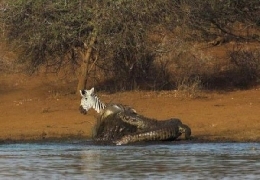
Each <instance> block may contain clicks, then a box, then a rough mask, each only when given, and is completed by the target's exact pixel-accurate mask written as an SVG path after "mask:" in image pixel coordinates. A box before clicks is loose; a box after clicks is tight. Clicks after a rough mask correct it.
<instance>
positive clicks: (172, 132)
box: [115, 126, 179, 145]
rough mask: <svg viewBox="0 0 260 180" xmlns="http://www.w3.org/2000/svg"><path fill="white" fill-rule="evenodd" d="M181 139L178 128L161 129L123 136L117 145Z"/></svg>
mask: <svg viewBox="0 0 260 180" xmlns="http://www.w3.org/2000/svg"><path fill="white" fill-rule="evenodd" d="M178 137H179V128H178V127H177V126H169V127H161V128H157V129H154V130H152V129H151V130H149V131H145V132H139V133H134V134H129V135H125V136H123V137H122V138H121V139H119V140H117V141H115V143H116V145H123V144H129V143H135V142H140V141H165V140H175V139H176V138H178Z"/></svg>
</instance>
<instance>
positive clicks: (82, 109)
mask: <svg viewBox="0 0 260 180" xmlns="http://www.w3.org/2000/svg"><path fill="white" fill-rule="evenodd" d="M79 112H80V113H81V114H84V115H86V114H87V111H86V109H84V108H83V107H82V106H79Z"/></svg>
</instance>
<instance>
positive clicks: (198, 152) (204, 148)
mask: <svg viewBox="0 0 260 180" xmlns="http://www.w3.org/2000/svg"><path fill="white" fill-rule="evenodd" d="M259 177H260V143H188V144H187V143H178V144H176V143H174V142H171V143H167V144H152V145H148V144H143V145H135V146H130V145H129V146H96V145H93V144H91V143H90V142H74V143H72V142H69V143H67V142H63V143H47V144H39V143H31V144H2V145H0V179H7V180H8V179H26V180H27V179H90V180H91V179H161V180H162V179H259Z"/></svg>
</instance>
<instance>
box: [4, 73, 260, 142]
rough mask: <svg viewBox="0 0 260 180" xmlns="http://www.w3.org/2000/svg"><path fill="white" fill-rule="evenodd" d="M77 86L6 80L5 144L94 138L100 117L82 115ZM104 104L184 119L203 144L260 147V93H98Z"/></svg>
mask: <svg viewBox="0 0 260 180" xmlns="http://www.w3.org/2000/svg"><path fill="white" fill-rule="evenodd" d="M74 87H76V86H75V83H73V82H72V83H71V84H67V83H62V82H60V81H50V80H49V79H48V77H46V76H34V77H28V76H26V75H22V74H9V75H3V74H2V75H1V76H0V112H1V113H0V140H2V141H7V140H43V139H45V140H46V139H52V138H58V139H69V138H90V136H91V129H92V127H93V124H94V123H95V116H96V112H94V111H90V113H89V114H87V115H85V116H84V115H82V114H80V113H79V111H78V107H79V102H80V97H79V95H78V94H76V95H75V94H73V93H71V92H73V90H74ZM97 94H98V96H99V97H100V99H101V100H103V101H104V102H111V101H112V102H115V103H122V104H127V105H130V106H132V107H134V108H135V109H136V110H137V111H138V112H139V113H140V114H142V115H145V116H148V117H153V118H156V119H167V118H171V117H178V118H180V119H181V120H182V122H183V123H185V124H187V125H189V126H190V127H191V129H192V136H193V137H194V138H195V139H198V140H218V141H258V142H260V88H255V89H251V90H245V91H234V92H224V93H215V92H211V93H201V94H200V97H199V98H196V99H191V98H188V97H186V96H184V95H183V94H182V93H180V92H177V91H162V92H140V91H138V92H123V93H116V94H105V93H102V92H97Z"/></svg>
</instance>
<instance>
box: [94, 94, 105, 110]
mask: <svg viewBox="0 0 260 180" xmlns="http://www.w3.org/2000/svg"><path fill="white" fill-rule="evenodd" d="M105 108H106V105H105V103H102V102H101V101H100V99H99V98H98V97H97V96H95V103H94V105H93V109H95V110H96V111H97V113H99V114H100V113H102V111H103V110H104V109H105Z"/></svg>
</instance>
